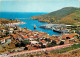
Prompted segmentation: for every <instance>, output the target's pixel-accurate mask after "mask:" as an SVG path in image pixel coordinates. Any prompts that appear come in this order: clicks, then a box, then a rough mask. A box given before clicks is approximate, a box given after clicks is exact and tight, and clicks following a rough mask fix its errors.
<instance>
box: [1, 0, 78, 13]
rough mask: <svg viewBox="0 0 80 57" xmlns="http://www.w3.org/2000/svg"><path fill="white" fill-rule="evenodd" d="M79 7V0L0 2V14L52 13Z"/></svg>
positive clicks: (18, 0)
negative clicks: (66, 8)
mask: <svg viewBox="0 0 80 57" xmlns="http://www.w3.org/2000/svg"><path fill="white" fill-rule="evenodd" d="M63 7H79V0H0V12H1V11H2V12H52V11H55V10H58V9H61V8H63Z"/></svg>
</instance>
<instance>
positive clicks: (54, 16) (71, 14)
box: [30, 7, 80, 24]
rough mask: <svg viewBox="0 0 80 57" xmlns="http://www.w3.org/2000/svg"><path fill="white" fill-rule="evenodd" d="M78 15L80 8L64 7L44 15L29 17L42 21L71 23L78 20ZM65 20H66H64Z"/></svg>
mask: <svg viewBox="0 0 80 57" xmlns="http://www.w3.org/2000/svg"><path fill="white" fill-rule="evenodd" d="M79 15H80V8H75V7H65V8H62V9H60V10H57V11H54V12H51V13H48V14H45V15H38V16H32V17H31V18H30V19H38V20H40V21H42V22H49V23H64V24H73V23H76V22H78V21H80V20H79V19H80V17H79ZM66 20H68V21H67V22H66ZM69 20H70V21H69Z"/></svg>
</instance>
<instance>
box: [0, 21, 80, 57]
mask: <svg viewBox="0 0 80 57" xmlns="http://www.w3.org/2000/svg"><path fill="white" fill-rule="evenodd" d="M0 20H1V19H0ZM2 20H3V21H1V25H0V54H1V55H0V56H10V57H11V56H13V57H14V56H20V55H24V54H26V55H27V54H32V53H37V52H45V51H51V50H54V49H61V48H65V47H69V46H72V45H73V44H79V43H80V39H79V37H80V36H79V34H78V33H75V32H73V33H67V34H61V35H52V36H50V35H49V34H48V33H45V32H41V31H31V30H29V29H27V28H26V27H24V28H21V27H19V26H18V25H21V24H25V23H24V22H21V21H20V20H13V21H14V22H8V21H7V19H6V21H7V22H6V21H4V20H5V19H2ZM9 21H12V20H9ZM5 22H6V23H5ZM30 51H31V53H30ZM32 51H33V52H32ZM34 51H36V52H34ZM19 52H20V53H19ZM22 52H23V53H22ZM17 53H18V54H17Z"/></svg>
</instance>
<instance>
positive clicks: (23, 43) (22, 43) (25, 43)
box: [21, 40, 30, 46]
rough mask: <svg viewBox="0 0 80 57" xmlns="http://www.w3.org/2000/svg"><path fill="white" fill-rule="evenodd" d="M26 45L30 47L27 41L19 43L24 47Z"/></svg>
mask: <svg viewBox="0 0 80 57" xmlns="http://www.w3.org/2000/svg"><path fill="white" fill-rule="evenodd" d="M28 44H29V45H30V42H29V41H28V40H24V41H22V42H21V45H22V46H26V45H28Z"/></svg>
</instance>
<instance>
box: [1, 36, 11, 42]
mask: <svg viewBox="0 0 80 57" xmlns="http://www.w3.org/2000/svg"><path fill="white" fill-rule="evenodd" d="M8 39H10V36H9V37H4V38H0V43H1V44H3V43H5V42H6V41H7V40H8Z"/></svg>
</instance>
